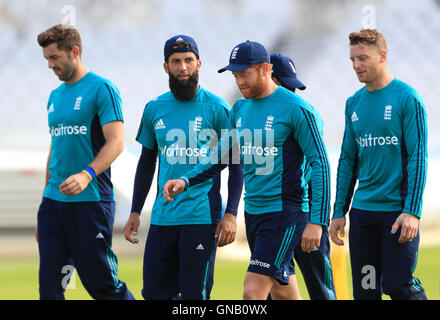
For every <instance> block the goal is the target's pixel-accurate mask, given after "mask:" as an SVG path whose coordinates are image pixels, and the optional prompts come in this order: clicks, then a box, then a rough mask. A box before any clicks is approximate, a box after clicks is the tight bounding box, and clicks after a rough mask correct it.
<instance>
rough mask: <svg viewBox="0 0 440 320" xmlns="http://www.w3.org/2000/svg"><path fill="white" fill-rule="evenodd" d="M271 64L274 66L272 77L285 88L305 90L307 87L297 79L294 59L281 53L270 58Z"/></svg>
mask: <svg viewBox="0 0 440 320" xmlns="http://www.w3.org/2000/svg"><path fill="white" fill-rule="evenodd" d="M270 63H272V64H273V67H272V76H274V77H275V78H277V79H278V80H279V81H280V82H281V83H282V84H283V86H285V87H287V88H288V89H296V88H298V89H300V90H304V89H305V88H306V86H305V85H304V84H303V83H302V82H301V81H299V80H298V79H297V78H296V68H295V64H294V63H293V61H292V59H290V58H289V57H286V56H283V55H281V54H279V53H275V54H272V55H271V56H270Z"/></svg>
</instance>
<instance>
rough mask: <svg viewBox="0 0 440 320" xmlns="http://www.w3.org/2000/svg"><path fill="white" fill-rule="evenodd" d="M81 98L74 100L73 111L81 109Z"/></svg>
mask: <svg viewBox="0 0 440 320" xmlns="http://www.w3.org/2000/svg"><path fill="white" fill-rule="evenodd" d="M81 101H82V97H77V98H76V100H75V105H74V106H73V110H79V109H80V107H81Z"/></svg>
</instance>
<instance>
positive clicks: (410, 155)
mask: <svg viewBox="0 0 440 320" xmlns="http://www.w3.org/2000/svg"><path fill="white" fill-rule="evenodd" d="M404 106H405V108H404V110H403V115H402V129H403V138H404V140H403V141H402V149H403V150H406V154H405V152H404V156H405V155H406V156H407V159H408V161H407V164H406V171H407V174H408V192H407V195H406V198H405V203H404V207H403V210H402V214H401V215H399V217H398V218H397V219H396V222H395V223H394V224H393V226H392V231H391V232H392V233H396V232H397V229H398V228H399V227H402V229H401V232H400V237H399V242H400V243H404V242H407V241H410V240H412V239H413V238H414V237H416V236H417V232H418V229H419V219H420V218H421V214H422V197H423V191H424V188H425V182H426V174H427V158H428V152H427V136H428V133H427V119H426V111H425V106H424V104H423V102H422V100H421V98H420V97H418V96H415V95H413V94H410V95H408V96H407V97H406V101H404ZM404 165H405V164H404ZM403 170H405V168H403Z"/></svg>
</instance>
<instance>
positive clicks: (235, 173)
mask: <svg viewBox="0 0 440 320" xmlns="http://www.w3.org/2000/svg"><path fill="white" fill-rule="evenodd" d="M242 191H243V167H242V166H241V165H240V164H231V165H229V179H228V203H227V205H226V210H225V212H227V213H231V214H233V215H235V216H236V215H237V210H238V204H239V203H240V199H241V193H242Z"/></svg>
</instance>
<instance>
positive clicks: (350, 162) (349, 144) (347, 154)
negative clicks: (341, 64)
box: [333, 101, 359, 219]
mask: <svg viewBox="0 0 440 320" xmlns="http://www.w3.org/2000/svg"><path fill="white" fill-rule="evenodd" d="M348 106H349V102H348V101H347V105H346V110H345V131H344V138H343V141H342V147H341V154H340V157H339V163H338V172H337V180H336V199H335V205H334V212H333V219H334V218H342V217H344V216H345V214H346V213H347V211H348V209H349V207H350V203H351V199H352V197H353V192H354V187H355V185H356V181H357V174H356V172H357V169H358V163H359V157H358V150H357V148H358V147H357V145H356V140H355V137H354V133H353V127H352V124H351V118H350V116H349V112H348V110H347V109H348Z"/></svg>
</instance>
